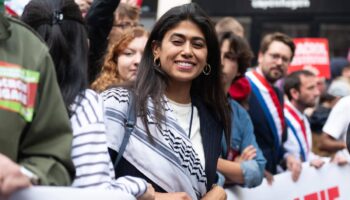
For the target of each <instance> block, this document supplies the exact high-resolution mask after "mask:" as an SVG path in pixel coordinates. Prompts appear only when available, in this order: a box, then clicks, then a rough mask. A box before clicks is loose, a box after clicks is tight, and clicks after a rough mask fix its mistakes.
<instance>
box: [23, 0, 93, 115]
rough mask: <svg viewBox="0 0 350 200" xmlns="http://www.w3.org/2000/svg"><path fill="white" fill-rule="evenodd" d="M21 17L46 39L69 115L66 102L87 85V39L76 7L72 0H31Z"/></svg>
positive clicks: (69, 101)
mask: <svg viewBox="0 0 350 200" xmlns="http://www.w3.org/2000/svg"><path fill="white" fill-rule="evenodd" d="M21 19H22V20H23V21H24V22H25V23H27V24H28V25H29V26H31V27H32V28H34V30H36V31H37V32H38V33H39V35H41V37H42V38H43V39H44V40H45V41H46V43H47V45H48V47H49V49H50V54H51V57H52V59H53V61H54V64H55V68H56V74H57V80H58V84H59V86H60V89H61V93H62V96H63V100H64V102H65V105H66V108H67V110H68V113H69V115H70V116H71V115H72V114H73V112H74V111H71V110H70V109H69V107H70V105H72V103H73V102H74V100H75V98H76V97H77V96H78V95H80V94H82V92H83V91H84V90H85V89H86V88H87V87H88V83H87V66H88V65H87V60H88V57H87V55H88V39H87V32H86V29H85V25H84V22H83V18H82V15H81V12H80V10H79V7H78V6H77V5H76V4H75V2H74V0H32V1H30V2H29V3H28V4H27V6H26V7H25V9H24V12H23V15H22V17H21ZM33 51H35V49H33Z"/></svg>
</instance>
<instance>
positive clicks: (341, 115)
mask: <svg viewBox="0 0 350 200" xmlns="http://www.w3.org/2000/svg"><path fill="white" fill-rule="evenodd" d="M349 123H350V96H347V97H343V98H341V99H340V100H339V101H338V103H337V104H336V105H335V106H334V107H333V109H332V111H331V113H330V114H329V116H328V119H327V121H326V124H325V125H324V126H323V129H322V130H323V132H325V133H327V134H328V135H330V136H332V137H333V138H334V139H336V140H341V141H344V142H346V132H347V128H348V126H349ZM337 154H342V155H344V156H346V157H347V159H348V160H349V161H350V154H349V152H348V151H347V150H346V149H343V150H341V151H340V152H338V153H337Z"/></svg>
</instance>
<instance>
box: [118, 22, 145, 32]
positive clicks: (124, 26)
mask: <svg viewBox="0 0 350 200" xmlns="http://www.w3.org/2000/svg"><path fill="white" fill-rule="evenodd" d="M113 26H114V27H117V28H121V29H123V30H124V29H128V28H133V27H143V24H134V23H130V22H122V23H119V24H113Z"/></svg>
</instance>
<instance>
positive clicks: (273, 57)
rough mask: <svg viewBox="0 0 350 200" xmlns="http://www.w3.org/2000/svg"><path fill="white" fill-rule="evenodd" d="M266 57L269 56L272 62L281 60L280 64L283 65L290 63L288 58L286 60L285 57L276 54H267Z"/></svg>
mask: <svg viewBox="0 0 350 200" xmlns="http://www.w3.org/2000/svg"><path fill="white" fill-rule="evenodd" d="M268 55H269V56H270V57H271V58H272V59H273V60H279V59H282V62H284V63H289V62H290V58H287V57H286V56H282V55H281V54H278V53H268Z"/></svg>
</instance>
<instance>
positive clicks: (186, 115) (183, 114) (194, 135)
mask: <svg viewBox="0 0 350 200" xmlns="http://www.w3.org/2000/svg"><path fill="white" fill-rule="evenodd" d="M167 100H168V103H169V104H170V106H171V107H172V109H173V113H174V116H175V117H176V120H177V121H178V123H179V125H180V127H182V128H183V129H184V131H185V132H186V133H187V136H189V135H190V140H191V142H192V145H193V148H194V150H195V151H196V153H197V154H198V157H199V159H200V161H201V165H202V166H203V169H205V157H204V148H203V143H202V135H201V133H200V122H199V116H198V110H197V108H196V107H195V106H193V116H192V125H191V134H189V130H190V121H191V110H192V104H191V103H189V104H180V103H177V102H175V101H172V100H170V99H167Z"/></svg>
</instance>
